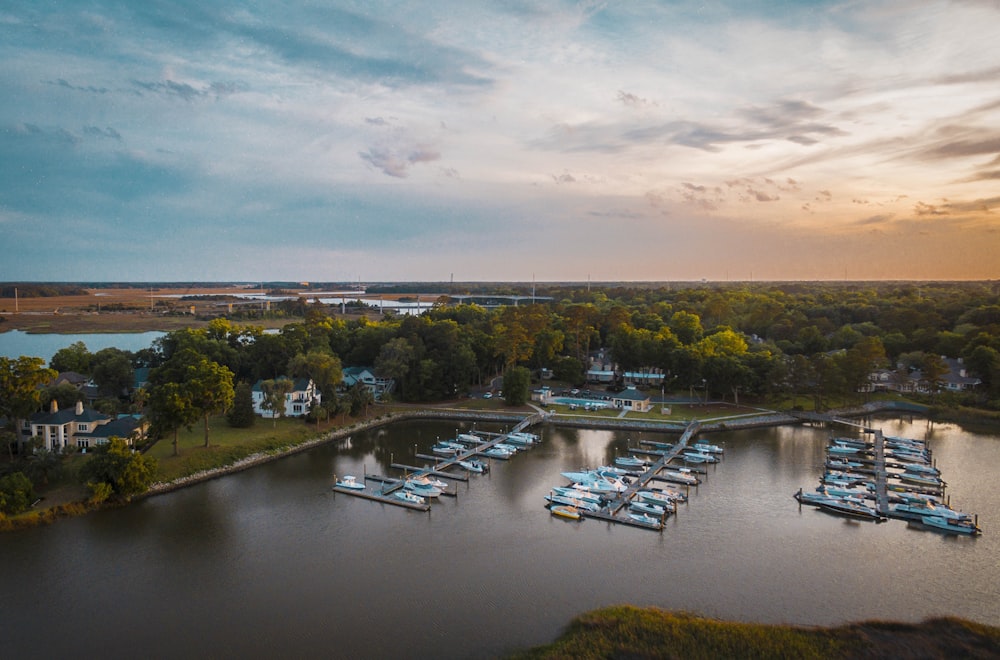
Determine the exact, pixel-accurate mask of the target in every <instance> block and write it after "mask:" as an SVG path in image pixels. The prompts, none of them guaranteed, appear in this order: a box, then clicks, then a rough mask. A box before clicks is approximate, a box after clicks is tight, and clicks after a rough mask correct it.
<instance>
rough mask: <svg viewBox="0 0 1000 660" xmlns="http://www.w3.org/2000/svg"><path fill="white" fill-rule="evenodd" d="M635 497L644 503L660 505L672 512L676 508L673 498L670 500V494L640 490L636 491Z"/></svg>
mask: <svg viewBox="0 0 1000 660" xmlns="http://www.w3.org/2000/svg"><path fill="white" fill-rule="evenodd" d="M636 499H638V500H640V501H642V502H645V503H646V504H653V505H655V506H659V507H662V508H664V509H666V510H667V511H669V512H670V513H673V512H674V511H675V510H676V506H675V505H674V500H672V499H671V498H670V496H668V495H665V494H663V493H657V492H656V491H651V490H640V491H639V492H638V493H636Z"/></svg>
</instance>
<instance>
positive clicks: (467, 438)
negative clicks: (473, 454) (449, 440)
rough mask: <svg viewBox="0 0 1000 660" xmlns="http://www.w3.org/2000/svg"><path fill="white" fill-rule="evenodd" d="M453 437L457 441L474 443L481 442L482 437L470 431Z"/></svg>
mask: <svg viewBox="0 0 1000 660" xmlns="http://www.w3.org/2000/svg"><path fill="white" fill-rule="evenodd" d="M455 439H456V440H458V441H459V442H470V443H472V444H475V445H478V444H481V443H482V442H483V439H482V438H480V437H479V436H478V435H474V434H472V433H459V434H458V435H457V436H456V437H455Z"/></svg>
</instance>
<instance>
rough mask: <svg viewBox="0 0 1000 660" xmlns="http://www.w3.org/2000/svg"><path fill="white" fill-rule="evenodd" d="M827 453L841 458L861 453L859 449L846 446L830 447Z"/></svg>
mask: <svg viewBox="0 0 1000 660" xmlns="http://www.w3.org/2000/svg"><path fill="white" fill-rule="evenodd" d="M827 451H828V452H829V453H831V454H837V455H842V456H852V455H854V454H857V453H859V452H860V451H861V448H860V447H848V446H846V445H832V446H831V447H830V448H829V449H827Z"/></svg>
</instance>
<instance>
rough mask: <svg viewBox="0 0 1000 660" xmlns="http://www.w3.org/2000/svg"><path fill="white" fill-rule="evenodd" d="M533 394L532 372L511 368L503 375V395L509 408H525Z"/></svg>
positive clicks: (522, 368) (520, 368)
mask: <svg viewBox="0 0 1000 660" xmlns="http://www.w3.org/2000/svg"><path fill="white" fill-rule="evenodd" d="M530 394H531V372H530V371H528V369H527V368H526V367H511V368H510V369H508V370H507V371H505V372H504V375H503V395H504V399H506V401H507V405H508V406H523V405H524V404H525V403H526V402H527V401H528V398H529V396H530Z"/></svg>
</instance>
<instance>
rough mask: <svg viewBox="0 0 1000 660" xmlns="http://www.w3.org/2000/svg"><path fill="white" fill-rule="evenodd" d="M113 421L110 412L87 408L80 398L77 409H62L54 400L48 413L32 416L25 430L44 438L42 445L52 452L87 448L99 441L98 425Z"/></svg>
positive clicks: (29, 434) (33, 435)
mask: <svg viewBox="0 0 1000 660" xmlns="http://www.w3.org/2000/svg"><path fill="white" fill-rule="evenodd" d="M110 421H111V417H109V416H108V415H105V414H104V413H100V412H97V411H96V410H94V409H92V408H85V407H84V405H83V402H82V401H77V403H76V406H75V407H74V408H67V409H65V410H59V404H58V403H57V402H56V401H55V400H53V401H52V403H51V405H50V406H49V412H43V413H35V414H34V415H32V416H31V419H29V420H28V421H27V423H26V425H27V428H26V429H24V430H25V431H27V435H28V436H29V437H30V438H39V439H41V441H42V444H41V446H42V448H43V449H47V450H49V451H62V450H63V449H66V448H67V447H78V448H80V449H86V448H87V447H90V446H92V445H96V444H97V443H96V438H95V436H94V435H93V433H94V432H95V431H96V430H97V428H98V427H99V426H102V425H104V424H107V423H108V422H110Z"/></svg>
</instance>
